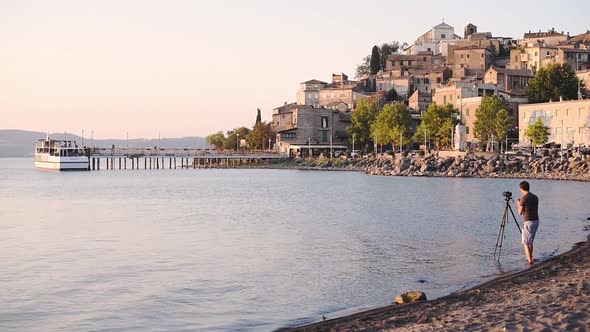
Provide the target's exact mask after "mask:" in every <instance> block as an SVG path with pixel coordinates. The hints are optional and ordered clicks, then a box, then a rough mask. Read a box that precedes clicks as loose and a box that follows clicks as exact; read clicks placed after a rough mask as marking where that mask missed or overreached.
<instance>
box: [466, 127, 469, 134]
mask: <svg viewBox="0 0 590 332" xmlns="http://www.w3.org/2000/svg"><path fill="white" fill-rule="evenodd" d="M465 134H467V135H469V127H465Z"/></svg>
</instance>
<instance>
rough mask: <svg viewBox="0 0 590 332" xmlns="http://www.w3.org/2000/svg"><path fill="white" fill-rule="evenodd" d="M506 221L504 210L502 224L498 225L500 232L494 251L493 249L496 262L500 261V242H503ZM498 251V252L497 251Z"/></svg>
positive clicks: (505, 211)
mask: <svg viewBox="0 0 590 332" xmlns="http://www.w3.org/2000/svg"><path fill="white" fill-rule="evenodd" d="M507 219H508V210H507V209H506V208H505V209H504V213H503V214H502V222H501V223H500V230H499V231H498V238H497V239H496V249H494V257H496V252H497V253H498V260H500V252H502V242H503V240H504V229H505V228H506V220H507ZM498 249H499V250H498Z"/></svg>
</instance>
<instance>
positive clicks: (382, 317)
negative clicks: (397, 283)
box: [279, 235, 590, 332]
mask: <svg viewBox="0 0 590 332" xmlns="http://www.w3.org/2000/svg"><path fill="white" fill-rule="evenodd" d="M589 278H590V235H588V236H587V239H586V241H584V242H578V243H576V244H575V245H574V246H573V248H572V249H571V250H569V251H567V252H565V253H563V254H560V255H557V256H554V257H551V258H548V259H546V260H544V261H541V262H539V263H536V264H534V265H533V266H531V267H529V268H527V269H525V270H522V271H517V272H514V273H510V274H506V275H501V276H498V277H496V278H494V279H492V280H489V281H486V282H484V283H481V284H479V285H477V286H474V287H472V288H469V289H467V290H463V291H458V292H454V293H451V294H449V295H446V296H443V297H440V298H437V299H434V300H430V301H423V302H414V303H409V304H403V305H395V304H394V305H388V306H385V307H380V308H376V309H371V310H366V311H362V312H358V313H354V314H351V315H346V316H342V317H338V318H334V319H329V320H326V321H323V322H317V323H312V324H309V325H304V326H299V327H295V328H285V329H280V330H279V331H305V332H311V331H364V330H367V331H377V330H399V331H441V330H442V331H456V330H473V329H475V330H509V331H512V330H522V329H523V328H524V329H525V330H529V331H543V330H580V331H586V329H587V328H588V326H589V324H590V308H589V307H588V305H587V303H590V302H589V300H590V281H589V280H588V279H589ZM572 295H573V296H572Z"/></svg>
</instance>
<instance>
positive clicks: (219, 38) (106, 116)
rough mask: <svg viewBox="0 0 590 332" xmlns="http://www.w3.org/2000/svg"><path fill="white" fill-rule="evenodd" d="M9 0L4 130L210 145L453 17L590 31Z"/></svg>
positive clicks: (488, 14)
mask: <svg viewBox="0 0 590 332" xmlns="http://www.w3.org/2000/svg"><path fill="white" fill-rule="evenodd" d="M476 3H477V2H473V1H410V2H407V1H403V2H398V1H365V2H362V1H361V2H359V1H344V0H340V1H330V0H327V1H311V0H310V1H308V0H299V1H288V2H287V1H278V0H274V1H270V0H269V1H264V0H257V1H237V0H236V1H229V0H226V1H222V0H216V1H197V0H193V1H180V0H169V1H163V0H162V1H148V0H137V1H133V0H117V1H109V0H100V1H84V0H72V1H59V0H51V1H47V0H39V1H26V0H14V1H8V0H0V129H30V130H39V131H43V132H46V131H51V132H63V131H66V130H67V131H70V132H76V133H80V132H81V131H82V129H84V130H85V134H86V135H87V136H88V135H89V133H90V131H91V130H92V131H94V137H96V138H106V137H112V138H116V137H119V138H122V137H125V133H126V132H129V137H131V138H138V137H147V138H150V137H157V136H158V132H161V135H162V137H173V136H189V135H190V136H194V135H200V136H205V135H207V134H209V133H211V132H215V131H218V130H224V131H225V130H227V129H231V128H233V127H237V126H242V125H245V126H251V125H252V124H253V122H254V120H255V117H256V108H257V107H260V108H261V109H262V110H263V112H262V116H263V120H266V121H268V120H270V118H271V114H272V109H273V108H275V107H277V106H279V105H281V104H282V103H283V102H284V101H289V102H291V101H294V100H295V93H296V91H297V89H298V83H299V82H302V81H305V80H308V79H312V78H317V79H321V80H326V81H327V80H330V78H331V74H332V73H338V72H344V73H346V74H348V75H349V76H350V77H352V76H354V69H355V67H356V64H358V63H359V62H360V60H361V59H362V58H363V57H364V56H365V55H367V54H369V53H370V49H371V47H372V46H373V45H374V44H376V43H381V42H387V41H393V40H398V41H402V42H403V41H406V42H408V43H410V42H412V41H414V40H415V39H416V37H418V36H419V35H421V34H422V33H424V32H426V31H427V30H429V29H430V28H431V27H432V26H434V25H436V24H438V23H440V22H441V21H442V19H443V18H444V19H445V22H447V23H448V24H450V25H452V26H454V27H455V32H456V33H457V34H460V35H461V34H462V31H463V27H464V26H465V25H466V24H467V23H469V22H472V23H474V24H475V25H477V26H478V27H479V30H480V31H491V32H492V33H493V34H494V36H510V37H522V34H523V32H525V31H528V30H533V31H535V30H539V29H543V30H546V29H549V28H552V27H554V28H555V29H556V30H558V31H561V30H564V31H566V32H567V31H569V32H570V33H572V34H577V33H582V32H585V31H586V30H587V29H590V20H589V18H588V17H589V16H588V13H590V1H503V0H502V1H495V2H480V3H482V4H483V3H485V4H486V7H479V8H478V7H477V5H476Z"/></svg>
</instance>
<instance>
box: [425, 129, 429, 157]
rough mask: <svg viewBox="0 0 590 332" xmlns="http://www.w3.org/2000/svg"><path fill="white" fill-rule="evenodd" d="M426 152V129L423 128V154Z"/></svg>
mask: <svg viewBox="0 0 590 332" xmlns="http://www.w3.org/2000/svg"><path fill="white" fill-rule="evenodd" d="M426 152H428V147H427V146H426V128H424V154H426Z"/></svg>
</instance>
